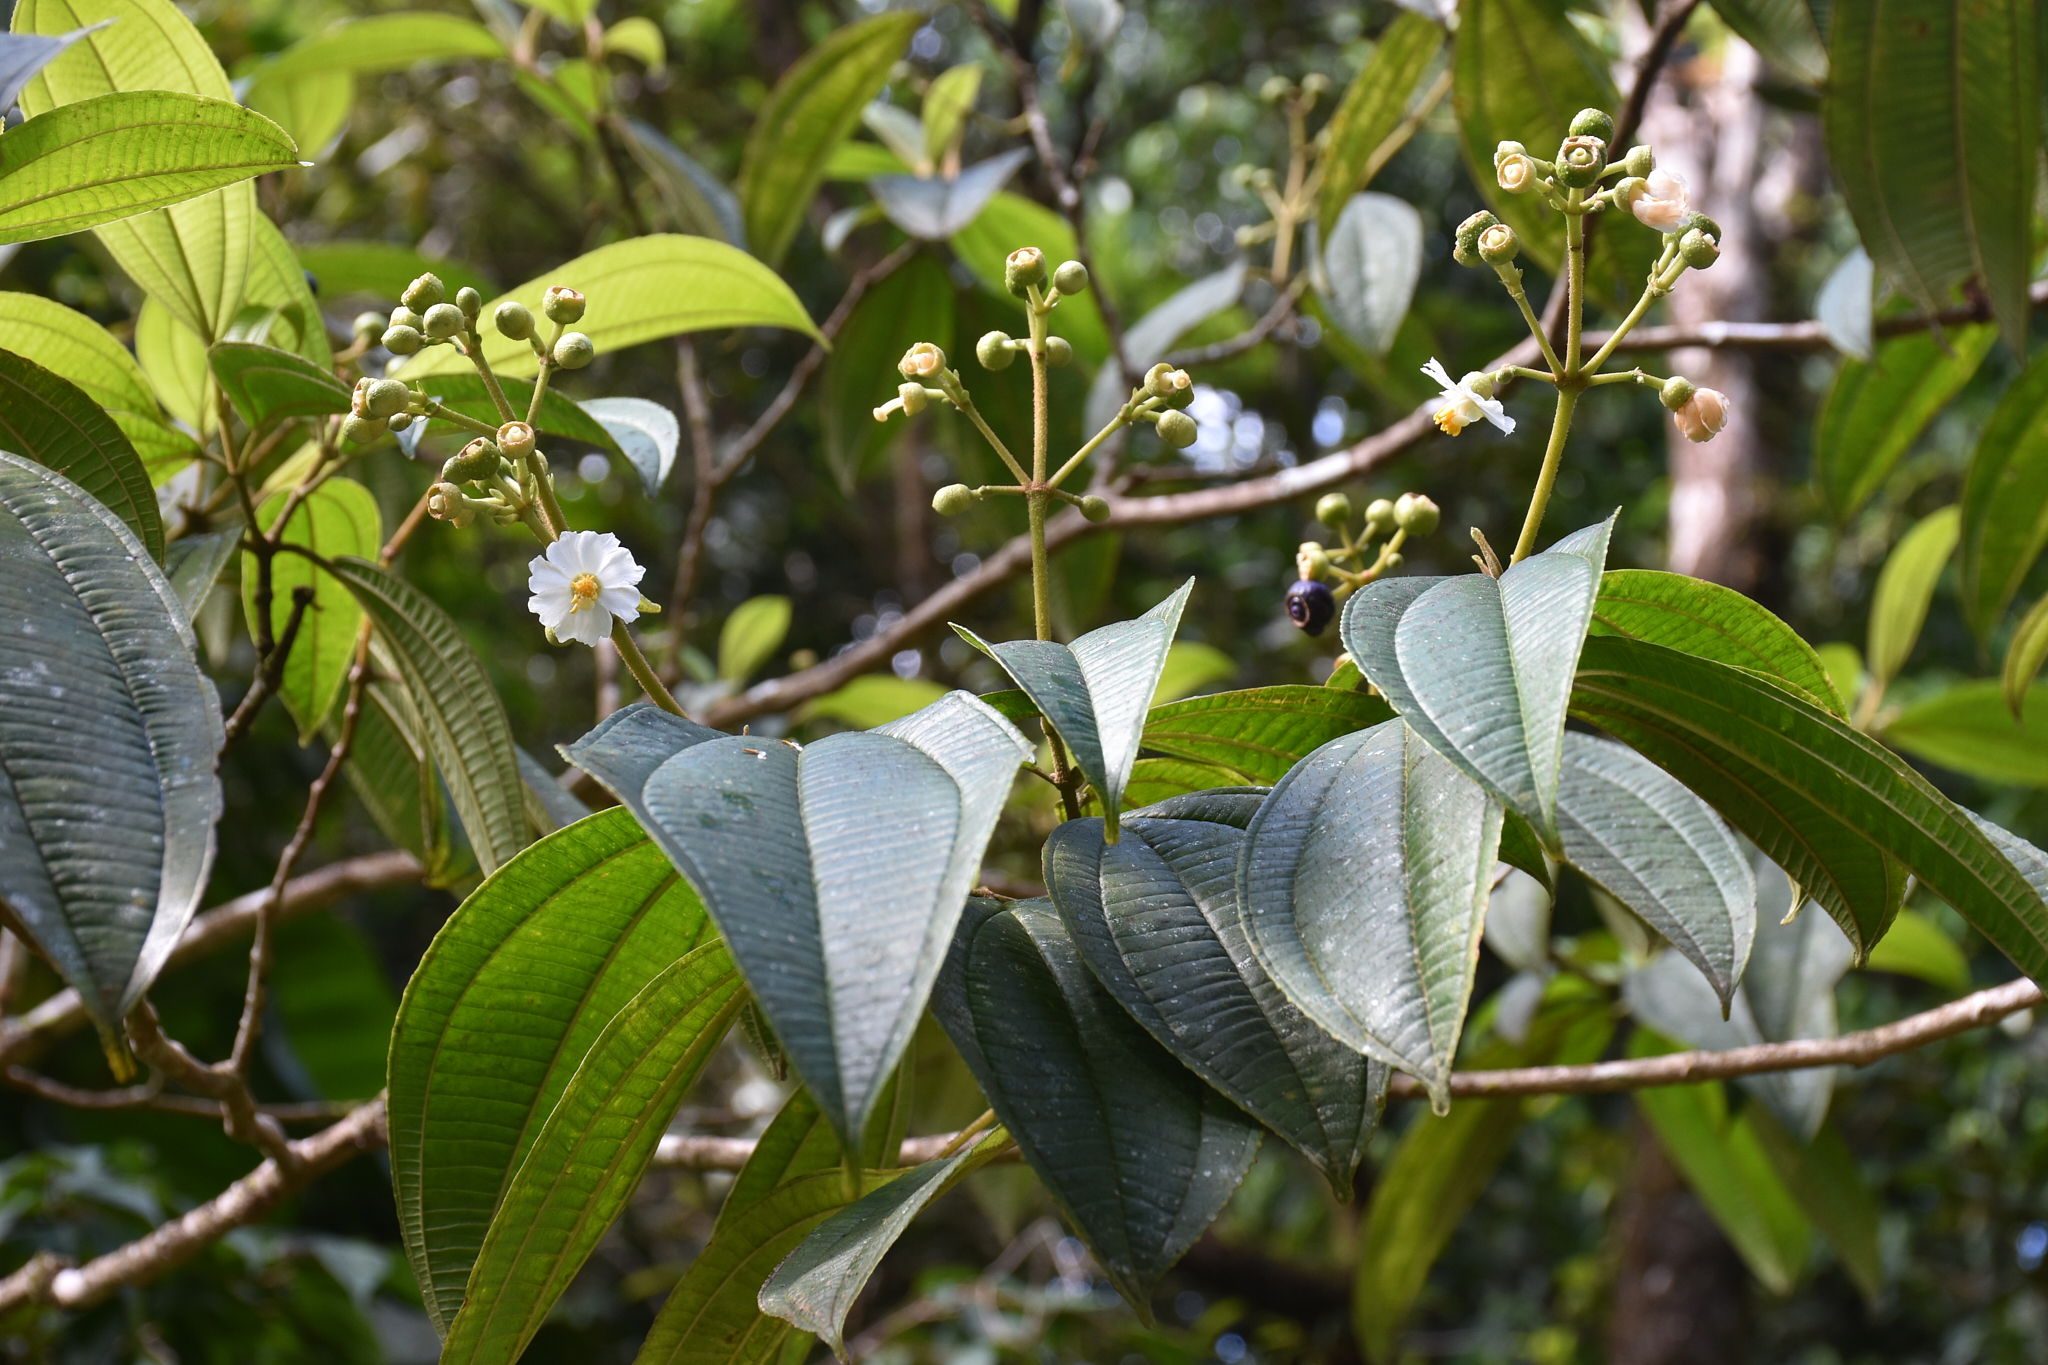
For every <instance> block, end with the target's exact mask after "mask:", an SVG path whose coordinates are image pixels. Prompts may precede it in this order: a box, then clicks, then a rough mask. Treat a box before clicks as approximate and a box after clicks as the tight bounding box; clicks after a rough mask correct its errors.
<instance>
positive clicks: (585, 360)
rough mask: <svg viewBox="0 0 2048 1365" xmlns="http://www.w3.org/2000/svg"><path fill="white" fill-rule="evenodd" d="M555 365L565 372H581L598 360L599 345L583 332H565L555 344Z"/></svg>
mask: <svg viewBox="0 0 2048 1365" xmlns="http://www.w3.org/2000/svg"><path fill="white" fill-rule="evenodd" d="M554 354H555V364H557V365H559V366H561V367H562V368H563V369H565V370H580V369H582V368H583V367H584V366H585V365H588V364H589V363H590V362H591V361H593V360H595V359H597V343H596V342H594V341H592V340H591V339H590V338H589V337H587V336H585V335H583V333H581V332H564V333H562V336H561V339H560V340H558V341H556V342H555V352H554Z"/></svg>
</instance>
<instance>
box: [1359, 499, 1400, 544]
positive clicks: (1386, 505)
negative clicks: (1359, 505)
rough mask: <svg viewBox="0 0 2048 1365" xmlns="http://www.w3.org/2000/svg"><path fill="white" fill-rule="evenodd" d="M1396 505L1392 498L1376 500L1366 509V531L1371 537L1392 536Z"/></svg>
mask: <svg viewBox="0 0 2048 1365" xmlns="http://www.w3.org/2000/svg"><path fill="white" fill-rule="evenodd" d="M1395 525H1396V522H1395V521H1394V503H1393V500H1392V499H1390V498H1374V499H1373V500H1372V502H1371V503H1370V504H1369V505H1368V506H1367V507H1366V509H1365V529H1366V531H1367V532H1368V534H1369V535H1370V536H1385V535H1392V534H1393V531H1394V527H1395Z"/></svg>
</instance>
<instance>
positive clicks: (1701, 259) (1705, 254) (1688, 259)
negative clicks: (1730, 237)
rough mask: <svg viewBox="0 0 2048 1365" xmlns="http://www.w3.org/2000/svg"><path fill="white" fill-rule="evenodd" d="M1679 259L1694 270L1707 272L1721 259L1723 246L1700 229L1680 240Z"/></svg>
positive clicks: (1694, 229) (1690, 232) (1693, 230)
mask: <svg viewBox="0 0 2048 1365" xmlns="http://www.w3.org/2000/svg"><path fill="white" fill-rule="evenodd" d="M1678 258H1679V259H1680V260H1682V261H1684V262H1685V263H1686V264H1687V265H1688V266H1690V267H1692V268H1693V269H1694V270H1705V269H1706V268H1707V267H1708V266H1710V265H1712V264H1713V263H1714V262H1715V261H1718V260H1720V259H1721V244H1720V243H1719V242H1716V241H1715V240H1714V239H1713V238H1712V237H1709V236H1708V235H1707V234H1706V233H1704V232H1702V231H1700V230H1699V229H1698V228H1692V229H1690V230H1688V231H1687V232H1686V234H1685V236H1683V237H1680V238H1679V239H1678Z"/></svg>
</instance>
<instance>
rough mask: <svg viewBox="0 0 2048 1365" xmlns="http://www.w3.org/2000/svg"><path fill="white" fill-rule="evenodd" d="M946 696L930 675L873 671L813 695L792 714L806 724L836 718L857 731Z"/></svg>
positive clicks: (799, 723) (886, 721) (890, 719)
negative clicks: (911, 675) (830, 689)
mask: <svg viewBox="0 0 2048 1365" xmlns="http://www.w3.org/2000/svg"><path fill="white" fill-rule="evenodd" d="M945 695H946V689H945V688H944V687H942V686H940V685H939V684H938V683H935V682H933V681H931V680H930V679H929V678H898V677H894V676H892V675H890V674H887V673H870V674H868V675H867V676H865V677H860V678H855V679H854V680H853V681H851V682H849V683H847V684H846V686H844V687H841V688H836V689H834V690H833V691H830V692H827V693H826V694H825V695H824V696H822V697H813V698H811V699H810V700H809V701H807V702H805V703H804V704H803V705H802V706H799V707H797V709H796V710H795V712H793V713H792V714H791V716H790V719H791V721H792V722H794V723H795V724H798V725H802V724H804V723H805V722H807V721H813V720H835V721H838V722H839V723H840V724H841V725H844V726H846V727H848V728H849V729H854V730H872V729H874V728H875V727H876V726H878V725H887V724H888V723H889V722H890V721H892V720H900V719H901V718H902V717H904V716H907V715H909V714H910V713H911V712H912V711H915V710H918V709H919V708H921V707H925V706H930V705H931V704H932V703H933V702H935V701H937V700H938V699H939V698H940V697H943V696H945Z"/></svg>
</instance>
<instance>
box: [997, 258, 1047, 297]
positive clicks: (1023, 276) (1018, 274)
mask: <svg viewBox="0 0 2048 1365" xmlns="http://www.w3.org/2000/svg"><path fill="white" fill-rule="evenodd" d="M1044 283H1045V253H1044V252H1043V251H1040V250H1039V249H1038V248H1037V247H1035V246H1020V247H1018V248H1017V249H1016V250H1015V251H1013V252H1011V253H1010V255H1009V258H1008V259H1007V260H1005V261H1004V262H1003V287H1004V288H1005V289H1007V290H1009V291H1010V292H1011V293H1012V294H1015V295H1016V296H1017V297H1018V298H1020V299H1021V298H1023V297H1024V291H1025V290H1027V289H1029V288H1030V287H1031V286H1032V285H1034V284H1044Z"/></svg>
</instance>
